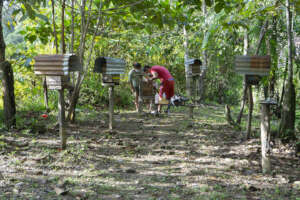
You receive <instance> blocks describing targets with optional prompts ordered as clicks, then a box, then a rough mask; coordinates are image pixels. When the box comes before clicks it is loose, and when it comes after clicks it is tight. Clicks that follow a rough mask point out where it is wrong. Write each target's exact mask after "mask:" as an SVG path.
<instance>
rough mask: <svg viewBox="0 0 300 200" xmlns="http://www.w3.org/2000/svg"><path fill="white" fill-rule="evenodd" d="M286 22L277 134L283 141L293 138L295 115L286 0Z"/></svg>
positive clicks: (288, 14) (290, 33)
mask: <svg viewBox="0 0 300 200" xmlns="http://www.w3.org/2000/svg"><path fill="white" fill-rule="evenodd" d="M286 22H287V23H286V24H287V35H288V80H287V83H286V87H285V93H284V99H283V106H282V114H281V122H280V127H279V136H280V138H281V139H282V141H283V142H289V141H290V140H295V139H296V135H295V117H296V116H295V115H296V92H295V86H294V83H293V54H292V49H293V46H292V45H293V43H292V31H291V10H290V2H289V0H286Z"/></svg>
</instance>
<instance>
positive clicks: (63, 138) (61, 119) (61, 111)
mask: <svg viewBox="0 0 300 200" xmlns="http://www.w3.org/2000/svg"><path fill="white" fill-rule="evenodd" d="M58 124H59V136H60V142H61V144H60V145H61V149H65V148H66V146H67V135H66V130H65V100H64V90H63V89H62V90H58Z"/></svg>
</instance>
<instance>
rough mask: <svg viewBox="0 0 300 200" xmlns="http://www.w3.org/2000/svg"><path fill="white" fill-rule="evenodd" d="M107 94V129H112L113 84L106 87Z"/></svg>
mask: <svg viewBox="0 0 300 200" xmlns="http://www.w3.org/2000/svg"><path fill="white" fill-rule="evenodd" d="M108 96H109V115H108V118H109V129H110V130H112V129H113V120H114V119H113V115H114V86H109V88H108Z"/></svg>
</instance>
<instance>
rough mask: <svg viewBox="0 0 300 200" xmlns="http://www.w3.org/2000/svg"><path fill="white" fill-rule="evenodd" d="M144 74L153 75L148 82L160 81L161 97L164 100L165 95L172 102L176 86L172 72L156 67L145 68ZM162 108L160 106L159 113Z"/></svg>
mask: <svg viewBox="0 0 300 200" xmlns="http://www.w3.org/2000/svg"><path fill="white" fill-rule="evenodd" d="M144 72H146V73H151V75H152V77H150V78H149V79H148V80H150V81H152V80H155V79H160V82H161V85H160V88H159V96H160V98H163V96H164V95H165V97H166V99H167V100H170V99H171V97H173V96H174V85H175V81H174V78H173V77H172V75H171V74H170V72H169V71H168V70H167V69H166V68H165V67H163V66H159V65H155V66H152V67H150V66H148V65H146V66H145V67H144ZM160 110H161V106H160V105H159V106H158V111H159V112H160Z"/></svg>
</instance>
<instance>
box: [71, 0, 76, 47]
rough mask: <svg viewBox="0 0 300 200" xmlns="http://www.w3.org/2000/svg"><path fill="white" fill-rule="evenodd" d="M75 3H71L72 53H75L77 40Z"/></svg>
mask: <svg viewBox="0 0 300 200" xmlns="http://www.w3.org/2000/svg"><path fill="white" fill-rule="evenodd" d="M74 1H75V0H72V2H71V15H72V22H71V45H70V52H71V53H74V40H75V32H74V29H75V22H74V21H75V15H74Z"/></svg>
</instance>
